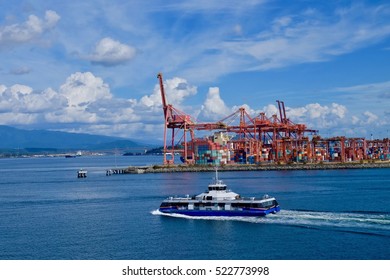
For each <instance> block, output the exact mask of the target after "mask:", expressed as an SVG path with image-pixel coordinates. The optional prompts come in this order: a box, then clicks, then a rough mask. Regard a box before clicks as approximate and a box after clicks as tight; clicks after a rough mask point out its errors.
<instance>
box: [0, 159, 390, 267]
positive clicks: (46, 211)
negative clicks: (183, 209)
mask: <svg viewBox="0 0 390 280" xmlns="http://www.w3.org/2000/svg"><path fill="white" fill-rule="evenodd" d="M161 162H162V158H161V157H158V156H128V157H124V156H121V157H114V156H101V157H98V156H96V157H78V158H23V159H22V158H17V159H0V172H1V173H0V174H1V176H0V259H2V260H8V259H22V260H27V259H38V260H40V259H45V260H46V259H56V260H62V259H81V260H84V259H88V260H89V259H92V260H94V259H115V260H122V259H130V260H131V259H140V260H145V259H158V260H165V259H168V260H172V259H180V260H185V259H193V260H196V259H212V260H219V259H264V260H267V259H271V260H308V259H314V260H343V259H362V260H366V259H373V260H377V259H387V260H388V259H390V170H389V169H360V170H313V171H307V170H306V171H240V172H220V174H219V175H220V178H221V179H223V180H224V182H225V183H226V184H227V185H228V187H229V188H231V189H232V190H233V191H235V192H237V193H239V194H241V196H262V195H263V194H269V195H272V196H275V197H276V198H277V200H278V202H279V203H280V205H281V208H282V210H281V212H279V213H277V214H276V215H268V216H267V217H264V218H251V217H250V218H186V217H183V216H166V215H162V214H161V213H159V212H158V211H157V209H158V206H159V205H160V203H161V201H162V200H163V199H164V198H166V197H168V196H172V195H186V194H198V193H200V192H203V191H204V190H205V189H206V188H207V185H208V184H209V183H210V182H211V181H212V179H213V177H214V174H213V173H212V172H206V173H171V174H164V173H162V174H131V175H130V174H129V175H124V174H118V175H113V176H106V173H105V170H106V169H107V168H112V167H115V166H118V167H125V166H128V165H150V164H160V163H161ZM80 168H84V169H86V170H88V177H87V178H85V179H78V178H77V176H76V172H77V170H79V169H80Z"/></svg>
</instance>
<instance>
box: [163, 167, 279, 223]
mask: <svg viewBox="0 0 390 280" xmlns="http://www.w3.org/2000/svg"><path fill="white" fill-rule="evenodd" d="M159 211H160V212H162V213H166V214H181V215H187V216H265V215H267V214H270V213H273V214H275V213H276V212H279V211H280V206H279V204H278V202H277V201H276V199H275V198H274V197H270V196H268V195H264V196H263V197H261V198H256V197H248V198H245V197H241V196H240V195H239V194H237V193H235V192H232V191H230V190H229V189H227V185H225V184H224V183H223V182H222V180H219V179H218V171H217V170H216V177H215V182H214V183H213V184H210V185H209V186H208V190H207V191H205V192H203V193H201V194H199V195H196V196H189V195H187V196H185V197H169V198H167V199H165V200H163V202H162V203H161V205H160V208H159Z"/></svg>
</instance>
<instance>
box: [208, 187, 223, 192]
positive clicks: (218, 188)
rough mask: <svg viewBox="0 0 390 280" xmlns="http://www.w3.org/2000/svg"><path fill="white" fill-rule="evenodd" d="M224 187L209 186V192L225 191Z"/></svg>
mask: <svg viewBox="0 0 390 280" xmlns="http://www.w3.org/2000/svg"><path fill="white" fill-rule="evenodd" d="M225 190H226V186H209V191H225Z"/></svg>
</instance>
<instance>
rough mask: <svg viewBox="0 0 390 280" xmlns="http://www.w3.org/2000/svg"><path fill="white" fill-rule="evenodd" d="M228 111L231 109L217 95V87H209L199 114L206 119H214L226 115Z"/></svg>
mask: <svg viewBox="0 0 390 280" xmlns="http://www.w3.org/2000/svg"><path fill="white" fill-rule="evenodd" d="M229 113H231V109H229V108H228V107H227V106H226V105H225V102H224V101H223V100H222V98H221V96H220V95H219V88H218V87H211V88H209V92H208V93H207V97H206V100H205V102H204V103H203V106H202V109H201V114H200V116H201V117H202V118H204V119H207V120H212V121H216V120H219V119H221V118H223V117H226V116H227V115H228V114H229Z"/></svg>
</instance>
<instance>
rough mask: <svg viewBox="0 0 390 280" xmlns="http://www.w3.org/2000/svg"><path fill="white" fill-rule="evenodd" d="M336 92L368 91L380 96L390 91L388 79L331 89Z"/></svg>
mask: <svg viewBox="0 0 390 280" xmlns="http://www.w3.org/2000/svg"><path fill="white" fill-rule="evenodd" d="M332 91H336V92H347V93H368V94H378V95H380V96H382V95H385V94H388V93H390V81H386V82H381V83H372V84H363V85H357V86H351V87H338V88H334V89H332Z"/></svg>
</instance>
